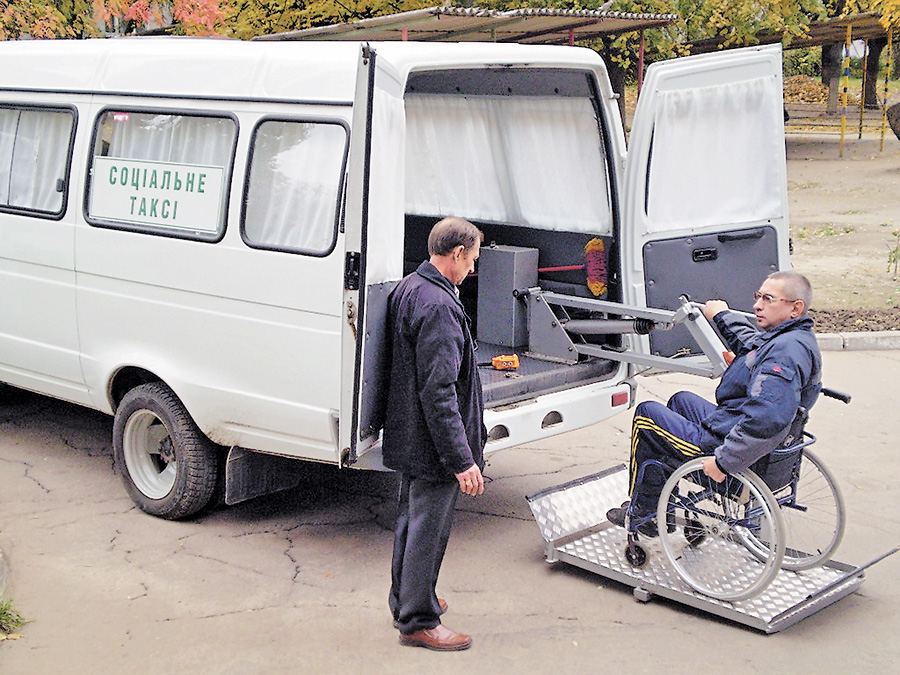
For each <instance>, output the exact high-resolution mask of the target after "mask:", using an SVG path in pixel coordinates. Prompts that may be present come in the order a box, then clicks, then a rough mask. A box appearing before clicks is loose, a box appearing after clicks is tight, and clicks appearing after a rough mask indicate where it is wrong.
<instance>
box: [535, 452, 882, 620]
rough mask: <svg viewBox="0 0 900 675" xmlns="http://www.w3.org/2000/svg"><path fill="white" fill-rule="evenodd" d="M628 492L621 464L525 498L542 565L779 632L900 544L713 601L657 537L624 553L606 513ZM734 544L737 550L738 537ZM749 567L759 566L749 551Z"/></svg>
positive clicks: (853, 583)
mask: <svg viewBox="0 0 900 675" xmlns="http://www.w3.org/2000/svg"><path fill="white" fill-rule="evenodd" d="M627 492H628V470H627V467H626V466H625V465H624V464H621V465H619V466H616V467H612V468H610V469H607V470H606V471H603V472H601V473H598V474H595V475H592V476H586V477H584V478H580V479H578V480H575V481H571V482H569V483H565V484H563V485H558V486H556V487H551V488H547V489H545V490H542V491H540V492H537V493H535V494H533V495H529V496H528V497H526V499H527V500H528V503H529V506H530V507H531V511H532V514H533V515H534V518H535V520H536V521H537V524H538V527H539V528H540V531H541V535H542V536H543V538H544V540H545V541H546V542H547V543H546V549H545V557H546V559H547V562H550V563H555V562H558V561H560V562H565V563H568V564H570V565H574V566H576V567H580V568H581V569H585V570H588V571H590V572H594V573H596V574H599V575H601V576H604V577H607V578H609V579H613V580H615V581H618V582H620V583H623V584H627V585H629V586H632V587H633V588H634V591H633V593H634V597H635V599H636V600H638V601H640V602H647V601H649V600H650V599H651V598H652V597H653V596H654V595H658V596H660V597H664V598H668V599H670V600H674V601H676V602H680V603H682V604H685V605H689V606H691V607H694V608H696V609H700V610H702V611H704V612H709V613H710V614H715V615H717V616H720V617H723V618H725V619H729V620H731V621H735V622H737V623H741V624H744V625H746V626H750V627H751V628H755V629H756V630H759V631H762V632H764V633H777V632H779V631H782V630H784V629H785V628H788V627H789V626H792V625H793V624H795V623H797V622H798V621H800V620H801V619H804V618H806V617H808V616H810V615H812V614H815V613H816V612H818V611H820V610H822V609H824V608H825V607H828V606H829V605H832V604H834V603H836V602H837V601H838V600H840V599H842V598H844V597H846V596H847V595H849V594H850V593H853V592H854V591H855V590H856V589H857V588H859V586H860V585H861V584H862V582H863V581H864V579H865V573H864V572H865V570H866V569H867V568H868V567H870V566H871V565H874V564H875V563H877V562H879V561H880V560H883V559H884V558H886V557H887V556H889V555H891V554H893V553H896V552H897V550H898V548H895V549H893V550H892V551H889V552H888V553H885V554H884V555H882V556H879V557H878V558H876V559H875V560H872V561H871V562H869V563H866V564H865V565H861V566H859V567H854V566H851V565H847V564H844V563H841V562H837V561H835V560H830V561H828V562H826V563H825V564H824V565H822V566H820V567H817V568H813V569H809V570H804V571H798V572H794V571H790V570H785V569H782V570H780V571H779V572H778V576H776V577H775V579H774V581H773V582H772V583H771V584H770V585H769V586H768V587H767V588H766V589H765V590H764V591H763V592H761V593H760V594H759V595H757V596H755V597H752V598H749V599H747V600H741V601H737V602H725V601H721V600H716V599H713V598H710V597H708V596H705V595H703V594H701V593H698V592H696V591H694V590H693V589H692V588H691V587H690V586H688V585H687V584H685V583H684V582H683V581H682V580H681V579H680V578H679V577H678V575H677V574H676V573H675V571H674V569H673V568H672V566H671V565H670V564H669V562H668V560H667V559H666V556H665V555H664V553H663V551H662V547H661V546H660V545H659V542H658V540H657V539H651V538H646V537H645V538H643V539H641V543H642V544H643V545H644V547H645V548H646V549H647V551H648V553H649V560H648V562H647V564H646V565H644V566H643V567H641V568H637V567H633V566H632V565H630V564H629V563H628V562H627V561H626V559H625V555H624V553H623V552H624V550H625V547H626V545H627V534H626V532H625V530H624V529H623V528H621V527H616V526H615V525H613V524H612V523H610V522H608V521H607V520H606V511H607V510H608V509H611V508H614V507H617V506H619V503H620V502H621V500H622V496H623V495H625V494H627ZM734 546H736V547H742V544H740V543H739V542H734ZM745 564H746V565H760V564H761V563H760V562H759V561H758V560H756V559H755V558H753V557H752V556H750V555H749V554H747V555H746V563H745Z"/></svg>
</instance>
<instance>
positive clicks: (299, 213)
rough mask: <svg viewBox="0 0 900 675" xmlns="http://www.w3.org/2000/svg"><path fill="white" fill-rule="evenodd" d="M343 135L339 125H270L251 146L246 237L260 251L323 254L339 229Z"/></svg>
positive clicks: (298, 123)
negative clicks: (339, 189) (251, 162)
mask: <svg viewBox="0 0 900 675" xmlns="http://www.w3.org/2000/svg"><path fill="white" fill-rule="evenodd" d="M346 146H347V132H346V131H345V130H344V128H343V127H342V126H339V125H337V124H314V123H305V122H281V121H271V122H265V123H263V124H262V125H260V127H259V129H258V130H257V132H256V135H255V138H254V145H253V164H252V166H251V169H250V185H249V189H248V192H247V211H246V216H245V219H244V233H245V235H246V236H247V238H248V239H249V240H250V241H251V242H253V243H255V244H259V245H263V246H272V247H275V248H287V249H296V250H301V251H307V252H324V251H327V250H328V249H329V248H330V247H331V244H332V241H333V240H334V233H335V229H336V227H337V205H338V197H339V195H338V188H339V186H340V180H341V168H342V166H343V162H344V153H345V149H346Z"/></svg>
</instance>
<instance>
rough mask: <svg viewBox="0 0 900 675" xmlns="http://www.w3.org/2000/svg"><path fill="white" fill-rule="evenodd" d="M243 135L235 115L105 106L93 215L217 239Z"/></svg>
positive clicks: (97, 137) (97, 135)
mask: <svg viewBox="0 0 900 675" xmlns="http://www.w3.org/2000/svg"><path fill="white" fill-rule="evenodd" d="M236 137H237V125H236V123H235V120H234V119H232V118H229V117H216V116H211V115H201V114H194V113H190V114H188V113H185V114H176V113H168V112H152V111H135V110H121V109H118V110H104V111H103V112H102V113H101V114H100V115H99V116H98V118H97V125H96V127H95V131H94V151H93V163H92V165H91V186H90V196H89V200H88V210H89V213H88V216H89V219H90V220H91V221H92V222H94V223H95V224H98V225H103V224H107V223H109V224H114V225H121V226H123V227H125V228H134V229H135V230H139V231H140V230H146V231H147V232H155V233H171V234H172V235H173V236H184V237H192V238H193V237H196V238H199V239H204V240H210V241H212V240H215V239H217V238H218V235H219V233H220V232H221V231H222V229H223V228H224V225H225V216H226V209H227V199H226V197H227V191H228V185H229V178H230V172H231V164H232V161H233V160H232V156H233V152H234V143H235V139H236Z"/></svg>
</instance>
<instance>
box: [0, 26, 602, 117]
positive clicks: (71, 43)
mask: <svg viewBox="0 0 900 675" xmlns="http://www.w3.org/2000/svg"><path fill="white" fill-rule="evenodd" d="M360 44H361V43H357V42H319V41H271V42H270V41H252V42H248V41H241V40H232V39H225V38H194V37H128V38H113V39H105V40H103V39H93V40H21V41H2V42H0V64H2V65H0V73H2V74H0V91H2V90H10V89H18V90H27V91H66V92H74V93H80V92H84V93H92V92H103V93H109V94H116V93H121V94H145V95H146V94H149V95H153V94H159V95H165V96H176V97H197V98H242V99H244V98H259V99H275V100H292V101H297V100H304V101H321V102H334V103H349V102H352V100H353V97H354V89H355V84H356V70H357V60H358V55H359V50H360ZM372 46H373V47H374V48H376V50H377V52H378V54H379V56H380V57H384V58H385V60H387V61H389V62H390V64H391V65H392V66H393V70H395V71H396V73H397V75H398V77H399V78H400V80H401V81H405V79H406V75H407V74H408V73H409V71H410V70H413V69H420V68H434V67H448V66H456V67H466V66H473V65H478V64H491V65H505V64H510V63H519V64H521V63H529V64H535V65H537V64H540V65H555V66H560V67H565V66H574V65H579V66H581V67H585V66H589V67H595V68H602V67H603V66H602V61H601V59H600V57H599V56H598V55H597V54H596V53H595V52H593V51H591V50H589V49H580V48H573V47H559V46H546V45H519V44H493V43H477V44H473V43H425V42H383V43H373V44H372ZM13 64H15V65H13Z"/></svg>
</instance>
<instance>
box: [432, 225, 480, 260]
mask: <svg viewBox="0 0 900 675" xmlns="http://www.w3.org/2000/svg"><path fill="white" fill-rule="evenodd" d="M483 240H484V234H483V233H482V232H481V230H479V229H478V228H477V227H475V226H474V225H473V224H472V223H470V222H469V221H468V220H466V219H465V218H454V217H450V218H444V219H443V220H440V221H438V222H437V223H436V224H435V226H434V227H432V228H431V234H429V235H428V255H450V253H451V252H452V251H453V249H455V248H456V247H457V246H462V247H463V248H464V249H465V250H466V251H468V250H470V249H471V248H472V247H473V246H475V244H476V243H480V242H482V241H483Z"/></svg>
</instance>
